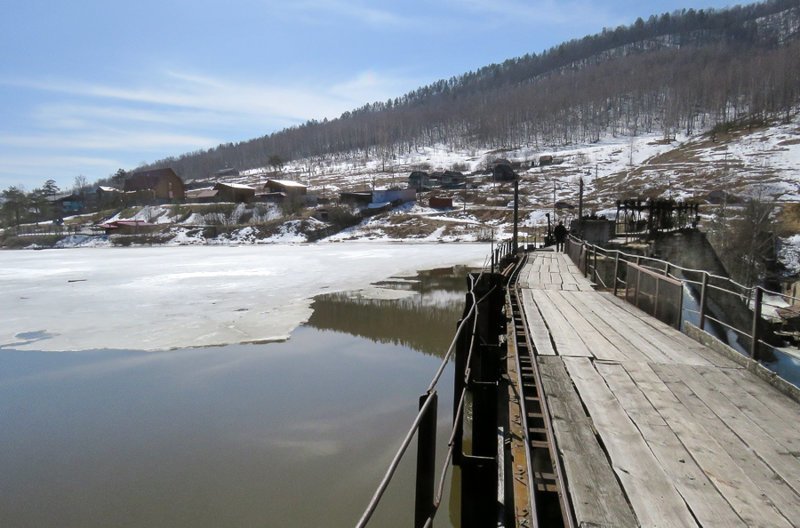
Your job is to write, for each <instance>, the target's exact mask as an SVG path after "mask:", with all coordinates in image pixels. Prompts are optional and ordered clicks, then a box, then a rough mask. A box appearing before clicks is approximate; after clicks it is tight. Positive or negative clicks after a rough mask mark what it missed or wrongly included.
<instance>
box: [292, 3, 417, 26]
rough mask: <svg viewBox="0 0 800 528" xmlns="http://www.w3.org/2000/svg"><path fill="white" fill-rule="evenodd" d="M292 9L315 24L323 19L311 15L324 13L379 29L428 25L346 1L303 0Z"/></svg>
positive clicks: (407, 17)
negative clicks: (317, 12)
mask: <svg viewBox="0 0 800 528" xmlns="http://www.w3.org/2000/svg"><path fill="white" fill-rule="evenodd" d="M292 8H294V9H296V10H297V11H301V12H302V13H303V14H304V15H305V17H306V18H307V19H310V20H315V21H317V22H319V21H321V20H325V19H323V18H314V17H313V16H312V15H311V13H314V12H315V11H325V12H327V13H328V14H329V15H330V14H333V15H338V16H340V17H345V18H349V19H351V20H356V21H357V22H360V23H361V24H364V25H366V26H372V27H375V28H379V29H387V28H389V27H391V28H407V27H419V26H421V25H425V24H427V23H428V22H427V21H426V20H424V19H422V18H420V17H412V16H407V15H401V14H399V13H397V12H394V11H389V10H387V9H378V8H376V7H373V6H369V5H365V4H363V3H360V2H352V1H346V0H305V1H301V2H295V3H293V4H292ZM320 15H321V13H320ZM327 20H329V21H332V20H331V19H330V17H327Z"/></svg>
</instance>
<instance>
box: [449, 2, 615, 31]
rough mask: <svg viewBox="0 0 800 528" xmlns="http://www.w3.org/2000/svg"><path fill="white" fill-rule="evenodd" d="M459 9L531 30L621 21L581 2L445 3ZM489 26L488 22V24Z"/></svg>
mask: <svg viewBox="0 0 800 528" xmlns="http://www.w3.org/2000/svg"><path fill="white" fill-rule="evenodd" d="M448 2H449V3H451V4H453V5H455V6H458V7H459V8H463V9H467V10H469V11H472V12H478V13H483V14H490V15H492V16H494V17H497V18H496V21H498V20H504V21H505V20H514V21H516V22H520V21H526V22H529V23H535V24H537V25H536V26H532V27H531V30H532V31H534V30H536V28H537V27H539V28H541V27H546V25H547V24H559V25H569V26H581V27H582V26H591V27H597V26H598V24H599V25H601V26H603V25H616V24H618V23H621V21H620V20H619V19H618V18H616V17H613V16H611V14H610V13H609V12H607V11H606V10H604V9H602V8H599V7H598V6H597V4H596V3H595V2H588V1H585V0H568V1H555V0H536V1H531V2H520V1H517V0H448ZM490 22H491V21H490Z"/></svg>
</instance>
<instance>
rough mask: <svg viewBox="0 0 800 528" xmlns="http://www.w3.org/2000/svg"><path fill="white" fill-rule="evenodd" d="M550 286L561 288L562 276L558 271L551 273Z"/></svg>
mask: <svg viewBox="0 0 800 528" xmlns="http://www.w3.org/2000/svg"><path fill="white" fill-rule="evenodd" d="M550 284H558V285H559V286H561V274H560V273H558V272H557V271H551V272H550Z"/></svg>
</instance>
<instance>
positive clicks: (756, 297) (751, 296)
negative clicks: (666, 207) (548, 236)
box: [569, 235, 800, 359]
mask: <svg viewBox="0 0 800 528" xmlns="http://www.w3.org/2000/svg"><path fill="white" fill-rule="evenodd" d="M569 242H570V243H571V244H575V245H579V246H580V248H581V250H580V252H579V254H578V257H577V258H578V259H580V260H583V261H584V262H585V273H586V274H587V276H588V274H589V270H590V268H591V272H592V273H593V274H594V275H595V276H596V277H597V278H598V279H600V274H599V273H598V270H597V269H596V267H597V266H596V265H594V266H590V265H589V252H590V251H591V252H592V253H593V254H594V255H597V254H598V253H603V254H604V255H606V256H610V255H612V254H614V255H615V258H616V259H618V261H623V262H626V263H629V264H634V263H635V265H636V267H637V268H638V269H639V270H640V271H643V272H645V273H654V274H655V275H656V276H657V278H659V279H661V278H668V280H670V281H677V282H679V283H680V284H682V285H684V286H685V285H687V284H693V285H697V286H700V288H701V293H700V304H701V306H700V311H699V312H697V311H695V310H688V309H687V308H683V307H681V311H682V312H683V311H685V310H688V311H690V312H692V313H699V315H700V324H699V326H700V329H701V330H702V329H703V328H704V324H705V321H706V320H710V321H713V322H715V323H717V324H720V325H721V326H723V327H725V328H728V329H730V330H732V331H734V332H736V333H737V334H739V335H741V336H744V337H747V338H748V339H750V341H751V347H750V351H749V356H750V358H752V359H756V356H757V348H758V343H760V342H761V341H762V340H761V339H760V333H761V329H760V326H761V324H760V323H759V321H761V320H762V308H763V307H764V306H771V307H773V308H781V306H778V305H776V304H774V302H773V303H770V302H768V301H767V302H765V301H764V295H765V294H768V295H772V296H776V297H780V298H781V299H784V300H786V301H788V302H789V304H790V305H791V304H796V303H800V298H797V297H794V296H792V295H787V294H785V293H781V292H776V291H772V290H767V289H766V288H764V287H762V286H745V285H743V284H740V283H738V282H736V281H735V280H733V279H730V278H728V277H722V276H720V275H715V274H713V273H710V272H708V271H706V270H700V269H694V268H686V267H683V266H680V265H677V264H673V263H671V262H669V261H666V260H662V259H658V258H654V257H646V256H643V255H632V254H630V253H625V252H623V251H621V250H616V249H614V250H609V249H605V248H601V247H599V246H597V245H595V244H591V243H588V242H586V241H584V240H581V239H579V238H577V237H575V236H574V235H570V237H569ZM571 253H573V254H574V252H571ZM642 261H647V264H643V263H642ZM653 262H655V263H661V264H662V265H663V269H658V268H654V267H653V266H652V265H649V264H650V263H653ZM576 265H579V262H578V261H576ZM616 269H617V268H616V267H615V277H614V287H613V289H614V292H616V291H617V285H619V284H622V285H624V286H625V288H626V289H627V288H628V287H629V284H628V281H625V280H622V279H620V278H619V277H618V276H617V275H618V273H616ZM650 270H653V271H650ZM670 270H680V271H681V272H682V273H684V274H699V275H700V276H701V277H702V281H696V280H692V279H689V278H684V277H677V276H675V275H674V274H671V273H669V271H670ZM711 279H715V280H716V281H718V282H723V283H725V284H726V285H727V286H728V287H724V286H723V285H717V284H713V283H711ZM600 282H601V283H603V285H604V286H605V283H604V282H603V281H602V279H600ZM606 287H607V286H606ZM733 287H735V288H737V289H739V290H740V291H735V290H733V289H729V288H733ZM707 289H711V290H715V291H719V292H722V293H727V294H730V295H733V296H736V297H738V298H739V299H740V300H741V301H743V302H744V303H746V304H747V305H748V307H750V308H752V309H753V318H752V321H751V328H750V329H749V331H748V330H742V329H739V328H735V327H733V326H731V325H730V324H727V323H725V322H723V321H720V320H719V319H717V318H714V317H711V316H709V315H708V314H706V313H705V305H704V303H705V302H706V290H707ZM640 294H641V292H639V291H638V290H637V295H640ZM770 346H772V345H770ZM773 348H774V347H773Z"/></svg>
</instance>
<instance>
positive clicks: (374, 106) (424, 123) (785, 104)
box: [145, 0, 800, 178]
mask: <svg viewBox="0 0 800 528" xmlns="http://www.w3.org/2000/svg"><path fill="white" fill-rule="evenodd" d="M799 36H800V0H770V1H767V2H762V3H758V4H752V5H747V6H737V7H734V8H730V9H725V10H698V11H696V10H693V9H689V10H682V11H678V12H674V13H665V14H662V15H660V16H651V17H650V18H649V19H648V20H643V19H638V20H637V21H636V22H635V23H634V24H632V25H630V26H621V27H618V28H616V29H604V30H603V31H602V32H601V33H598V34H596V35H593V36H587V37H584V38H583V39H578V40H573V41H570V42H566V43H563V44H561V45H559V46H556V47H554V48H552V49H550V50H547V51H546V52H543V53H541V54H529V55H525V56H523V57H519V58H515V59H510V60H508V61H505V62H504V63H502V64H494V65H490V66H486V67H484V68H481V69H479V70H478V71H475V72H469V73H466V74H464V75H461V76H459V77H453V78H451V79H448V80H441V81H438V82H436V83H433V84H431V85H428V86H425V87H422V88H419V89H417V90H415V91H413V92H410V93H408V94H405V95H403V96H402V97H398V98H396V99H390V100H388V101H385V102H376V103H370V104H367V105H365V106H363V107H361V108H358V109H356V110H353V111H350V112H345V113H344V114H342V116H341V117H339V118H337V119H332V120H323V121H316V120H311V121H308V122H306V123H304V124H302V125H299V126H295V127H291V128H287V129H284V130H281V131H279V132H275V133H273V134H270V135H266V136H263V137H260V138H256V139H252V140H249V141H244V142H240V143H235V144H234V143H227V144H223V145H219V146H217V147H215V148H212V149H209V150H204V151H198V152H192V153H188V154H184V155H181V156H178V157H171V158H167V159H164V160H160V161H157V162H155V163H153V164H150V165H147V166H146V167H145V168H157V167H167V166H169V167H172V168H173V169H175V171H176V172H177V173H178V174H179V175H181V176H183V177H184V178H202V177H207V176H209V175H211V174H213V173H214V172H215V171H217V170H220V169H222V168H226V167H233V168H236V169H239V170H243V169H248V168H254V167H261V166H266V165H268V164H269V160H270V159H272V160H275V159H282V160H292V159H299V158H314V157H329V156H336V155H344V156H350V155H354V154H356V153H357V154H358V155H362V156H368V157H376V158H383V159H391V158H392V157H393V156H397V155H402V154H403V153H406V152H411V151H413V150H416V149H419V148H421V147H424V146H431V145H435V144H447V145H449V146H451V147H453V148H466V147H492V148H512V147H518V146H523V145H531V146H537V147H547V146H554V145H567V144H574V143H586V142H594V141H598V140H599V139H600V137H601V136H603V135H606V134H611V135H618V134H621V135H637V134H639V133H643V132H648V133H651V132H654V131H662V132H663V133H664V135H665V137H671V136H673V135H674V134H675V133H676V132H677V131H684V132H686V133H689V134H691V133H693V132H696V131H698V130H700V129H707V128H711V127H712V126H714V125H717V124H721V123H730V122H735V121H742V120H747V121H750V122H759V121H761V120H764V119H767V118H773V117H775V116H782V117H785V118H787V119H788V118H789V116H790V112H791V111H792V109H793V108H795V107H796V105H797V104H798V101H800V38H798V37H799Z"/></svg>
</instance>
